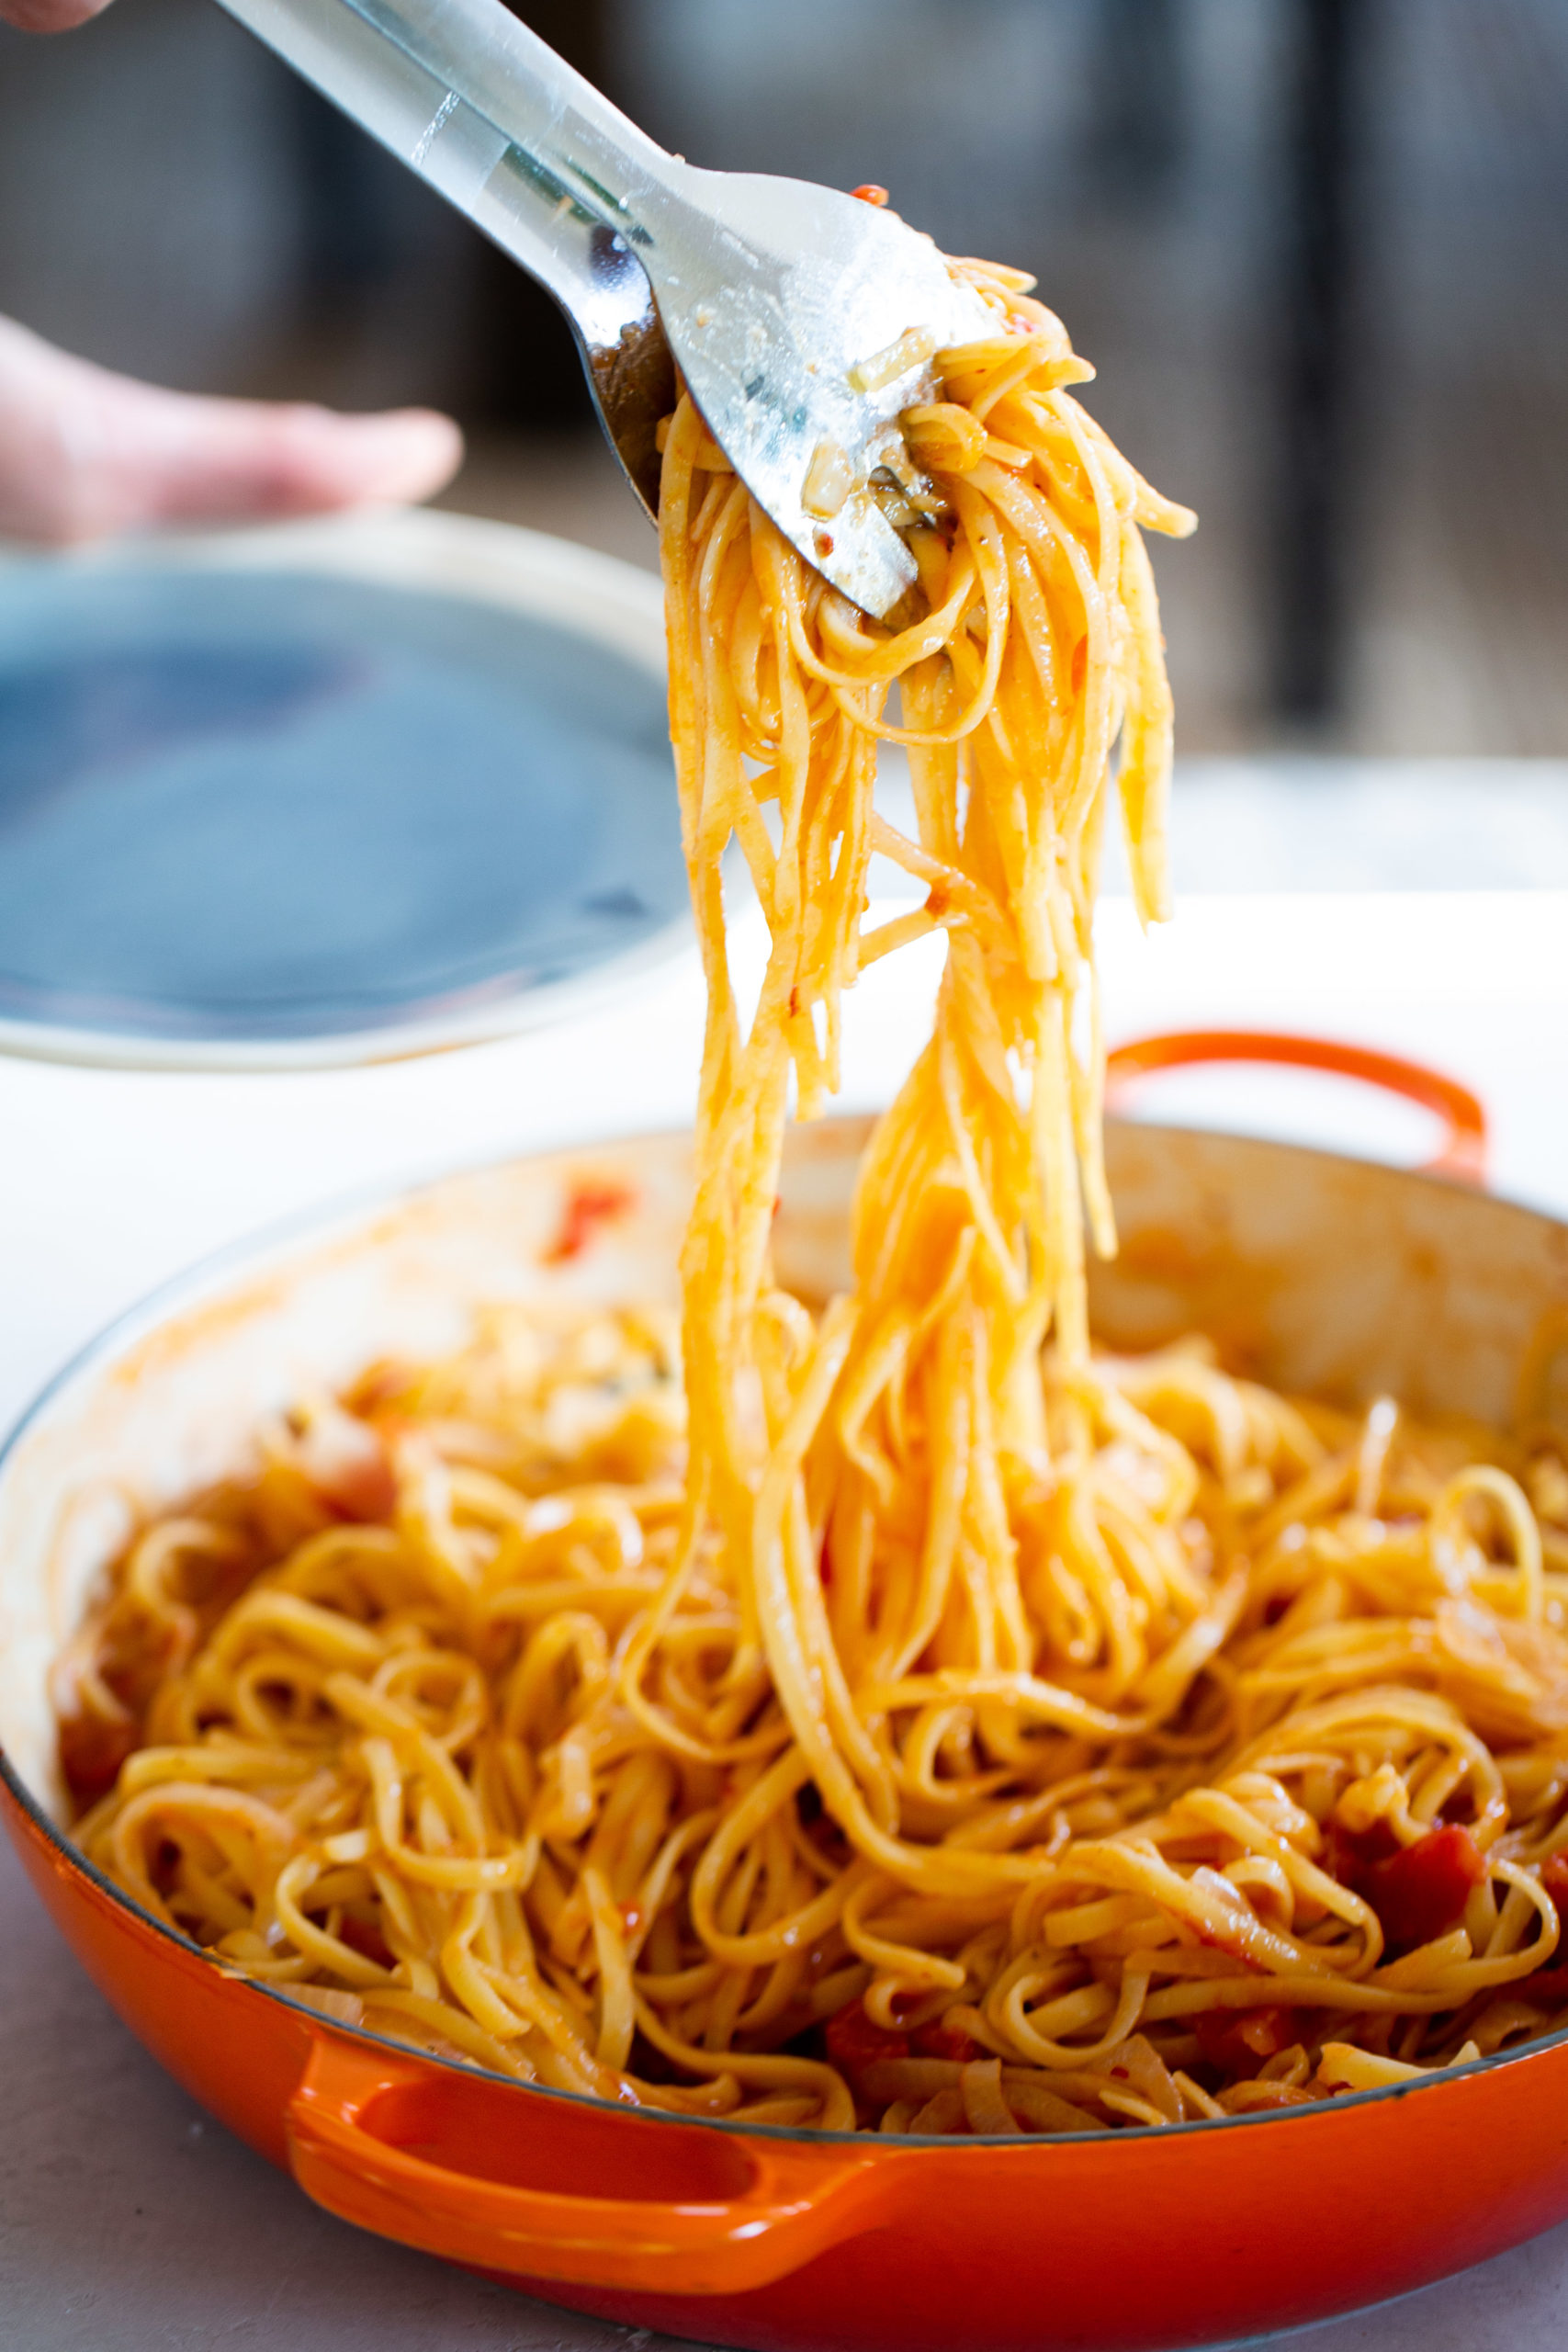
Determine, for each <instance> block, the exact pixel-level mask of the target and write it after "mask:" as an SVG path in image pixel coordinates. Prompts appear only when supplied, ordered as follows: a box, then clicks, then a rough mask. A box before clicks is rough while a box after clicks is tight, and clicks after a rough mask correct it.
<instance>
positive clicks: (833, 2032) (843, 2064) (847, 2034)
mask: <svg viewBox="0 0 1568 2352" xmlns="http://www.w3.org/2000/svg"><path fill="white" fill-rule="evenodd" d="M908 2054H909V2037H908V2034H907V2033H889V2032H887V2031H886V2028H884V2027H882V2026H879V2025H873V2023H872V2021H871V2019H870V2018H868V2017H867V2016H866V2013H865V2010H864V2008H863V2006H862V2004H861V2003H860V2002H859V2001H851V2002H850V2004H849V2005H848V2007H845V2008H842V2009H836V2010H835V2011H834V2013H833V2015H832V2016H831V2017H830V2018H829V2020H828V2056H829V2060H830V2061H831V2063H832V2064H834V2065H835V2066H837V2068H838V2070H839V2072H840V2075H848V2076H849V2078H850V2080H851V2082H853V2081H855V2079H856V2078H857V2076H858V2075H860V2074H861V2072H862V2071H863V2068H865V2067H867V2066H874V2065H875V2064H876V2063H877V2061H878V2060H879V2059H884V2058H907V2057H908Z"/></svg>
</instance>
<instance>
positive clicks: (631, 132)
mask: <svg viewBox="0 0 1568 2352" xmlns="http://www.w3.org/2000/svg"><path fill="white" fill-rule="evenodd" d="M221 6H223V7H225V8H226V9H227V10H228V12H229V14H230V15H231V17H237V18H238V19H239V21H240V22H241V23H242V24H243V25H244V26H246V27H247V28H248V29H249V30H250V31H252V32H253V33H254V34H256V35H257V37H258V38H259V39H260V40H264V41H265V43H266V44H267V46H268V48H269V49H273V50H276V52H277V53H278V55H279V56H280V57H282V58H284V59H285V60H286V61H287V62H288V64H290V65H292V66H293V67H294V68H295V69H296V71H297V72H299V73H300V74H303V75H304V77H305V79H306V80H307V81H309V82H312V83H314V85H315V86H316V87H317V89H319V90H321V92H322V93H323V95H324V96H327V97H329V98H331V99H332V100H333V103H334V104H335V105H337V106H339V107H342V108H343V110H344V113H345V114H348V115H351V116H352V117H353V118H354V119H355V121H356V122H358V123H360V124H361V125H363V127H364V128H365V129H366V130H368V131H369V132H370V133H371V134H372V136H373V137H375V138H377V139H378V140H379V141H381V143H382V145H383V146H385V147H389V148H390V150H391V151H392V153H393V154H395V155H397V156H399V157H400V159H401V161H402V162H403V163H405V164H408V165H409V166H410V168H411V169H412V170H413V171H415V172H417V173H418V174H419V175H420V177H421V178H422V179H424V180H427V181H428V182H429V183H430V185H431V187H434V188H436V189H437V190H439V192H440V194H441V195H443V196H444V197H446V199H447V200H448V202H449V203H452V204H454V205H456V206H457V209H458V210H459V211H461V212H465V213H467V214H468V218H469V219H470V220H473V221H474V222H475V223H476V224H477V226H478V227H479V228H480V229H482V230H483V231H484V232H485V234H486V235H487V236H489V237H491V238H492V239H493V240H494V241H495V243H497V244H499V245H501V246H502V247H503V248H504V249H505V250H506V251H507V252H508V253H510V254H512V255H513V258H514V259H515V260H517V261H519V262H521V263H522V265H523V266H524V267H525V269H527V270H529V271H530V272H531V273H532V274H533V275H534V276H535V277H538V278H540V279H541V280H542V281H543V283H544V284H545V285H546V286H547V288H549V290H550V292H551V293H552V294H554V295H555V296H556V298H557V300H558V301H560V302H561V303H563V304H564V305H565V307H566V308H567V309H568V310H569V311H571V312H572V314H573V315H574V317H575V318H576V319H577V321H578V323H579V325H580V326H581V328H582V329H583V330H584V332H585V334H587V335H588V336H589V337H590V338H592V334H593V330H594V324H595V322H594V319H593V316H592V311H593V295H594V287H595V283H596V278H602V277H603V276H604V261H603V259H601V258H598V256H599V255H601V254H603V252H604V247H605V246H606V244H607V243H611V242H613V241H615V240H620V241H623V243H624V244H625V245H626V247H629V248H631V249H632V251H634V252H635V250H636V249H637V246H638V245H641V244H644V243H647V242H648V239H649V225H648V223H649V217H650V216H655V217H656V216H657V214H658V211H659V209H660V199H661V198H668V197H669V195H670V194H671V192H672V191H671V176H672V175H677V174H678V173H679V171H680V168H681V167H680V166H679V164H677V163H676V162H675V160H674V158H673V157H671V156H670V155H667V154H666V153H664V150H663V149H662V148H661V147H660V146H658V145H656V144H655V142H654V141H652V140H651V139H649V138H648V137H647V135H646V134H645V133H644V132H643V131H641V130H638V129H637V125H636V124H635V123H633V122H630V121H628V120H627V119H626V116H625V115H623V114H622V113H621V112H620V110H619V109H618V107H613V106H612V105H611V104H610V102H609V100H608V99H607V98H605V97H604V96H601V94H600V93H599V91H597V90H596V89H594V87H593V85H592V83H591V82H587V81H585V80H584V79H583V77H582V75H581V74H579V73H576V72H575V71H574V70H573V68H572V67H571V66H570V65H569V64H567V62H566V61H565V59H564V58H560V57H558V56H557V55H556V52H555V51H554V50H552V49H551V48H550V47H549V46H548V45H547V43H546V42H545V41H542V40H540V39H539V36H538V35H537V33H535V32H532V31H530V30H529V28H528V27H527V26H526V25H525V24H522V23H520V22H519V20H518V19H517V18H516V17H513V15H512V14H511V13H510V11H509V10H508V9H506V8H505V7H503V6H502V0H221ZM616 307H617V311H619V309H621V308H623V307H624V304H617V306H616Z"/></svg>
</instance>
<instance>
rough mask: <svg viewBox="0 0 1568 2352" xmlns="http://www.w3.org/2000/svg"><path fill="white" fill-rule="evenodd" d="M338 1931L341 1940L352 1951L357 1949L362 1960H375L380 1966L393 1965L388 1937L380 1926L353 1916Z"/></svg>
mask: <svg viewBox="0 0 1568 2352" xmlns="http://www.w3.org/2000/svg"><path fill="white" fill-rule="evenodd" d="M337 1932H338V1940H339V1942H340V1943H345V1944H346V1945H347V1946H348V1948H349V1951H356V1952H357V1953H358V1954H359V1957H360V1959H361V1960H373V1961H374V1962H376V1965H377V1967H378V1968H390V1967H391V1966H392V1964H393V1962H392V1953H391V1951H390V1948H389V1945H388V1943H387V1939H386V1938H385V1937H384V1936H383V1935H382V1933H381V1930H380V1928H377V1927H372V1926H371V1924H370V1922H369V1921H368V1920H367V1919H355V1918H353V1917H349V1918H347V1919H345V1920H344V1923H343V1925H342V1927H341V1928H339V1929H338V1931H337Z"/></svg>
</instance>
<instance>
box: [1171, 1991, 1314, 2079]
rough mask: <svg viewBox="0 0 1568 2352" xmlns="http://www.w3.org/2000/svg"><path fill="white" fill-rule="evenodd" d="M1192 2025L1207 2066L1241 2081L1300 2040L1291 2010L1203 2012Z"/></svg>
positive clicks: (1294, 2015) (1212, 2010)
mask: <svg viewBox="0 0 1568 2352" xmlns="http://www.w3.org/2000/svg"><path fill="white" fill-rule="evenodd" d="M1191 2026H1192V2030H1193V2032H1194V2033H1195V2034H1196V2035H1197V2037H1198V2046H1199V2048H1200V2049H1201V2051H1202V2052H1203V2055H1204V2057H1205V2058H1206V2059H1207V2060H1208V2062H1209V2064H1210V2065H1211V2066H1218V2067H1219V2068H1220V2070H1221V2071H1222V2073H1224V2074H1226V2075H1237V2076H1240V2077H1241V2078H1243V2079H1244V2080H1250V2079H1251V2077H1252V2076H1253V2075H1256V2074H1257V2072H1258V2068H1259V2066H1261V2065H1262V2064H1263V2063H1264V2061H1265V2060H1266V2059H1269V2058H1277V2057H1278V2056H1279V2054H1280V2051H1281V2050H1289V2048H1290V2047H1291V2044H1292V2042H1293V2041H1300V2040H1301V2038H1302V2037H1301V2034H1300V2032H1299V2030H1298V2029H1297V2026H1296V2013H1295V2011H1294V2009H1281V2008H1261V2009H1203V2010H1200V2011H1199V2013H1198V2015H1197V2016H1196V2017H1195V2018H1192V2019H1191Z"/></svg>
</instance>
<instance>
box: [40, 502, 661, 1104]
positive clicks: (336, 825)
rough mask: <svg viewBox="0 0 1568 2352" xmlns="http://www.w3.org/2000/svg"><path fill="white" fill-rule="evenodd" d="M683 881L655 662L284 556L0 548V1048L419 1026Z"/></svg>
mask: <svg viewBox="0 0 1568 2352" xmlns="http://www.w3.org/2000/svg"><path fill="white" fill-rule="evenodd" d="M535 544H536V545H537V543H535ZM686 903H687V901H686V886H685V878H684V874H683V870H682V860H681V842H680V823H679V817H678V812H677V808H676V800H675V786H674V778H673V774H672V769H671V754H670V745H669V740H668V735H667V732H666V720H665V710H664V695H663V688H662V684H661V682H660V679H659V677H658V676H657V675H656V674H655V673H654V671H653V669H652V668H651V667H650V666H646V665H639V664H638V663H637V662H633V661H631V660H629V659H627V658H626V656H625V655H623V654H621V653H619V652H617V651H615V650H611V649H610V648H609V647H608V646H606V645H605V644H604V643H601V642H598V641H595V640H594V639H592V638H590V637H587V636H585V635H583V634H581V633H579V632H578V631H576V630H574V629H572V628H565V627H559V626H556V625H554V624H552V623H550V622H547V621H545V620H542V619H539V618H536V617H534V616H531V615H529V614H528V613H526V612H522V611H518V610H516V609H514V608H509V607H507V606H505V605H497V604H494V603H488V602H484V601H481V600H480V599H479V598H478V597H472V598H470V597H467V596H461V595H451V594H434V593H430V592H428V591H425V590H413V591H411V590H407V589H404V588H401V587H398V586H388V585H381V584H378V583H377V582H371V581H367V580H364V579H358V578H352V577H344V576H340V575H333V573H331V572H322V571H311V570H309V569H299V570H290V571H276V570H259V571H246V570H243V569H239V570H236V569H232V568H227V567H221V568H220V567H211V568H206V567H192V568H187V567H184V566H180V565H177V564H171V563H168V562H166V561H149V562H148V563H146V564H145V565H138V564H133V563H125V562H118V563H115V564H113V565H109V566H105V567H101V568H95V567H93V566H86V567H84V566H81V565H73V564H71V563H63V564H58V565H55V564H34V563H28V564H25V565H20V566H17V567H16V568H15V569H11V570H6V571H0V1030H3V1032H4V1033H5V1038H6V1042H9V1043H11V1044H12V1045H13V1046H16V1045H17V1044H20V1045H22V1046H23V1047H24V1049H27V1048H28V1046H30V1048H31V1050H34V1051H38V1052H43V1053H49V1052H51V1050H59V1049H61V1048H62V1047H63V1049H64V1050H66V1051H68V1052H72V1053H77V1052H80V1051H81V1050H82V1049H83V1040H84V1038H85V1037H86V1038H89V1039H91V1038H96V1039H97V1040H99V1041H101V1043H102V1045H103V1047H104V1049H105V1055H106V1057H107V1058H114V1059H123V1058H138V1057H139V1056H138V1054H137V1051H136V1049H137V1047H138V1046H142V1047H145V1048H147V1049H148V1051H149V1055H150V1057H151V1058H152V1059H175V1060H178V1059H187V1058H188V1059H197V1060H212V1061H217V1062H220V1063H221V1062H223V1061H224V1060H226V1059H228V1058H230V1057H233V1058H235V1059H238V1060H245V1059H248V1058H251V1057H252V1056H253V1054H254V1049H256V1048H258V1047H263V1046H277V1047H279V1048H281V1049H284V1052H283V1057H284V1058H299V1056H298V1055H293V1054H289V1053H288V1051H287V1048H288V1046H290V1045H293V1046H296V1047H298V1046H300V1045H301V1044H303V1043H304V1042H305V1041H317V1043H318V1044H319V1045H320V1046H322V1048H323V1049H327V1050H323V1053H322V1054H321V1058H331V1059H338V1060H343V1059H350V1058H354V1057H355V1055H356V1053H358V1052H359V1051H364V1052H365V1053H367V1054H371V1055H374V1054H378V1053H385V1052H387V1051H396V1050H399V1049H400V1040H401V1039H403V1038H404V1037H409V1038H411V1039H414V1038H417V1039H418V1040H419V1041H420V1042H441V1041H442V1038H443V1035H444V1034H448V1033H461V1032H463V1031H464V1030H465V1028H467V1029H468V1030H469V1031H470V1032H471V1031H472V1028H473V1024H474V1021H475V1019H476V1016H484V1015H486V1014H487V1013H488V1014H490V1015H492V1016H494V1017H493V1018H491V1019H490V1020H489V1022H488V1025H489V1026H491V1027H504V1026H508V1025H513V1023H511V1022H510V1021H509V1020H508V1019H506V1018H503V1017H501V1011H502V1009H503V1008H506V1007H509V1006H510V1007H512V1008H513V1010H516V1008H518V1007H519V1006H520V1005H521V1006H523V1007H524V1011H523V1012H522V1013H521V1015H520V1017H522V1018H525V1017H528V1008H527V1004H526V1001H527V1000H530V999H532V998H537V997H541V996H542V994H543V992H547V991H548V992H553V991H558V990H559V989H560V988H561V986H562V984H564V983H570V982H573V981H581V980H582V979H584V978H589V977H590V976H593V975H599V976H601V977H604V976H605V975H607V974H611V973H613V970H614V967H615V966H616V965H617V964H619V963H620V962H622V961H623V960H624V959H626V958H628V957H629V958H631V959H632V962H633V964H634V965H637V964H640V963H641V962H643V961H646V960H647V956H648V955H649V952H650V951H651V950H653V949H654V948H655V947H656V946H657V945H658V944H660V943H662V942H669V943H671V944H672V943H673V942H675V941H678V940H679V938H680V937H681V936H682V935H683V926H684V922H685V909H686ZM542 1009H543V1006H542V1004H541V1005H540V1006H536V1007H534V1008H532V1010H533V1012H534V1013H535V1015H536V1014H537V1012H539V1011H540V1010H542ZM68 1041H69V1042H68ZM333 1041H335V1044H334V1043H333Z"/></svg>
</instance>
